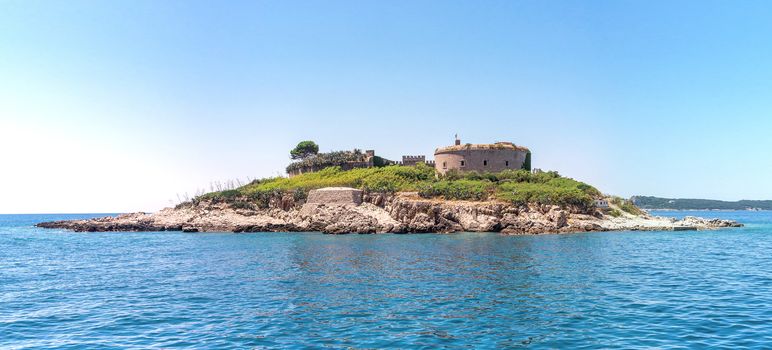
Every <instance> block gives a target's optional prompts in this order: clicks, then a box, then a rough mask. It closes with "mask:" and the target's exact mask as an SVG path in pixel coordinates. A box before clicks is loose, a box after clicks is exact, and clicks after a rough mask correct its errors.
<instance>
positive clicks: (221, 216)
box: [36, 192, 743, 234]
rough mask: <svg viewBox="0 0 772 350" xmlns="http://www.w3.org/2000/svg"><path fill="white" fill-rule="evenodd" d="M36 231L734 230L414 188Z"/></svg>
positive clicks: (710, 223) (199, 208) (719, 224)
mask: <svg viewBox="0 0 772 350" xmlns="http://www.w3.org/2000/svg"><path fill="white" fill-rule="evenodd" d="M36 226H37V227H43V228H60V229H69V230H73V231H78V232H103V231H183V232H307V231H320V232H324V233H333V234H342V233H432V232H435V233H451V232H461V231H472V232H501V233H503V234H541V233H570V232H588V231H626V230H650V231H653V230H656V231H660V230H708V229H718V228H725V227H741V226H743V225H742V224H740V223H737V222H735V221H730V220H719V219H712V220H709V219H702V218H697V217H686V218H684V219H683V220H675V219H673V218H662V217H655V216H650V215H648V214H643V215H632V214H628V213H622V215H621V216H618V217H612V216H610V215H607V214H606V212H604V211H602V210H593V211H591V212H586V210H584V211H583V210H580V209H578V208H565V207H558V206H547V205H537V204H530V205H524V206H515V205H512V204H508V203H504V202H499V201H480V202H475V201H446V200H437V199H425V198H421V197H418V196H417V194H416V193H410V192H404V193H397V194H367V195H364V196H363V197H362V200H361V202H358V201H357V202H352V203H346V202H337V201H332V202H326V203H325V202H322V203H317V202H312V201H310V200H309V201H305V200H296V199H295V198H293V197H292V196H286V195H285V196H281V197H277V198H274V199H272V200H271V201H270V203H268V205H267V206H266V207H265V208H243V207H241V206H236V205H232V204H229V203H222V202H212V201H208V202H199V203H195V204H194V203H187V204H184V205H179V206H177V207H176V208H166V209H163V210H161V211H159V212H157V213H131V214H123V215H119V216H116V217H103V218H95V219H89V220H67V221H54V222H43V223H39V224H37V225H36Z"/></svg>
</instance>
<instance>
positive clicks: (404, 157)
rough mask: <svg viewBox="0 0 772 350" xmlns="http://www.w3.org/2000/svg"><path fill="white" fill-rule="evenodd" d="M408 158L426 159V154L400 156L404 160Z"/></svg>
mask: <svg viewBox="0 0 772 350" xmlns="http://www.w3.org/2000/svg"><path fill="white" fill-rule="evenodd" d="M408 159H409V160H413V159H417V160H424V159H426V156H402V160H403V161H404V160H408Z"/></svg>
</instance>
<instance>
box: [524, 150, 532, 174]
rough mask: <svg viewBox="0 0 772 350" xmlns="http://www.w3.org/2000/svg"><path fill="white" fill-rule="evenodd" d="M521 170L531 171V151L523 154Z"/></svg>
mask: <svg viewBox="0 0 772 350" xmlns="http://www.w3.org/2000/svg"><path fill="white" fill-rule="evenodd" d="M523 170H528V171H531V151H528V153H526V154H525V161H524V162H523Z"/></svg>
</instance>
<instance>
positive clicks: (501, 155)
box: [434, 137, 531, 175]
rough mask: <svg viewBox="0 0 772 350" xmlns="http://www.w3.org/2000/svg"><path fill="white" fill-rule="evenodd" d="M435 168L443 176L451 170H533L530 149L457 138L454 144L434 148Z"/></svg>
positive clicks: (509, 144) (505, 143)
mask: <svg viewBox="0 0 772 350" xmlns="http://www.w3.org/2000/svg"><path fill="white" fill-rule="evenodd" d="M434 167H435V169H437V173H439V174H442V175H444V174H445V173H447V172H448V171H450V170H457V171H461V172H466V171H478V172H481V173H485V172H491V173H495V172H500V171H504V170H518V169H525V170H528V171H530V170H531V151H530V150H529V149H528V148H526V147H522V146H517V145H515V144H514V143H512V142H496V143H493V144H476V145H473V144H469V143H467V144H464V145H462V144H461V140H460V139H458V137H456V142H455V144H454V145H453V146H446V147H440V148H437V150H435V151H434Z"/></svg>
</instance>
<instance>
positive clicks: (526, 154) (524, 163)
mask: <svg viewBox="0 0 772 350" xmlns="http://www.w3.org/2000/svg"><path fill="white" fill-rule="evenodd" d="M376 160H378V161H376ZM418 164H426V165H427V166H430V167H434V168H435V170H436V171H437V173H438V174H440V175H445V174H446V173H447V172H448V171H458V172H470V171H477V172H480V173H495V172H501V171H504V170H518V169H524V170H528V171H531V151H530V150H529V149H528V148H526V147H522V146H518V145H515V144H514V143H512V142H495V143H492V144H470V143H467V144H461V139H459V138H458V135H456V140H455V144H454V145H452V146H445V147H440V148H437V149H436V150H435V151H434V160H427V159H426V156H425V155H405V156H402V161H391V160H388V159H383V158H380V157H376V156H375V151H374V150H367V151H365V153H364V159H363V160H361V161H349V162H344V163H341V164H336V165H338V166H340V167H341V169H343V170H351V169H354V168H371V167H378V166H385V165H402V166H415V165H418ZM322 168H323V166H312V167H307V168H298V169H294V170H293V171H288V173H289V175H290V176H295V175H299V174H303V173H308V172H315V171H319V170H321V169H322Z"/></svg>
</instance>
